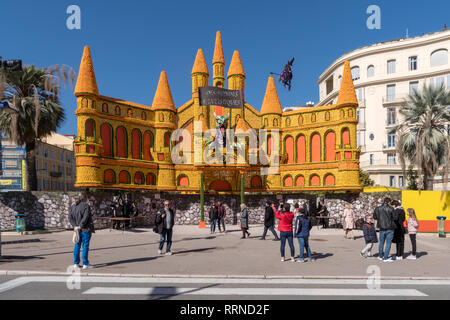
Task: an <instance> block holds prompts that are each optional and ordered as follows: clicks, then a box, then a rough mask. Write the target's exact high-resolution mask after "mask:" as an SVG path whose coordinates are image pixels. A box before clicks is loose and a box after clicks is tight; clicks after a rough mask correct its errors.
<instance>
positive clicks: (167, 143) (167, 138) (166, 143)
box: [164, 132, 170, 148]
mask: <svg viewBox="0 0 450 320" xmlns="http://www.w3.org/2000/svg"><path fill="white" fill-rule="evenodd" d="M169 147H170V133H169V132H166V133H164V148H169Z"/></svg>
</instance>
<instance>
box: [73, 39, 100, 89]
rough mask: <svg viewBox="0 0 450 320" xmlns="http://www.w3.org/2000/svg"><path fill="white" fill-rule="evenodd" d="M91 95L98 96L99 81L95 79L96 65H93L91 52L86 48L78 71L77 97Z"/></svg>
mask: <svg viewBox="0 0 450 320" xmlns="http://www.w3.org/2000/svg"><path fill="white" fill-rule="evenodd" d="M84 93H90V94H94V95H97V96H98V88H97V80H96V79H95V73H94V65H93V64H92V58H91V50H90V49H89V47H88V46H85V47H84V51H83V57H82V58H81V63H80V69H79V71H78V79H77V84H76V85H75V95H76V96H78V95H81V94H84Z"/></svg>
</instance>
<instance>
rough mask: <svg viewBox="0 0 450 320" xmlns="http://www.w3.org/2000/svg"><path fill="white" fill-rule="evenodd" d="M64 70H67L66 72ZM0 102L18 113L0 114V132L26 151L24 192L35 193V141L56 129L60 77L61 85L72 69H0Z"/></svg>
mask: <svg viewBox="0 0 450 320" xmlns="http://www.w3.org/2000/svg"><path fill="white" fill-rule="evenodd" d="M66 70H68V71H66ZM0 74H1V75H2V78H3V81H2V79H0V83H1V82H3V84H0V89H1V90H0V99H2V98H3V95H4V97H5V98H6V99H7V100H8V101H9V102H10V104H12V106H13V107H14V108H15V109H17V110H18V112H0V130H1V131H2V132H3V133H4V134H6V135H7V136H9V137H10V139H11V140H12V141H14V142H15V143H16V144H18V145H20V146H25V151H26V167H27V174H26V179H27V180H26V181H27V191H36V190H37V174H36V150H35V149H36V142H37V140H38V139H41V138H43V137H46V136H48V135H50V134H52V133H54V132H56V129H58V128H59V127H60V125H61V124H62V122H63V121H64V117H65V116H64V109H63V108H62V106H61V105H60V102H59V98H58V96H59V89H60V87H59V83H60V77H59V76H60V75H62V77H63V79H64V83H66V81H67V80H68V79H70V81H71V82H72V83H73V79H74V78H75V76H74V72H73V71H72V69H70V70H69V69H66V68H65V67H62V68H60V67H59V66H55V67H52V68H51V69H37V68H35V67H34V66H26V67H24V68H23V70H22V71H9V70H0Z"/></svg>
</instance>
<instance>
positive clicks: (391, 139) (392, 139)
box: [388, 133, 395, 148]
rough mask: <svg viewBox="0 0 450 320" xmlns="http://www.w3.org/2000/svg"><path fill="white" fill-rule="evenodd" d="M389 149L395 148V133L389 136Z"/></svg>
mask: <svg viewBox="0 0 450 320" xmlns="http://www.w3.org/2000/svg"><path fill="white" fill-rule="evenodd" d="M388 148H395V133H389V134H388Z"/></svg>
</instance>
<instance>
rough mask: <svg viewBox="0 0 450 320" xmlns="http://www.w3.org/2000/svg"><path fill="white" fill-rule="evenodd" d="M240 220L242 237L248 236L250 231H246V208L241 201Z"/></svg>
mask: <svg viewBox="0 0 450 320" xmlns="http://www.w3.org/2000/svg"><path fill="white" fill-rule="evenodd" d="M240 218H241V219H240V220H241V229H242V238H241V239H245V235H247V237H250V232H248V210H247V206H246V205H245V204H244V203H241V214H240Z"/></svg>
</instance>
